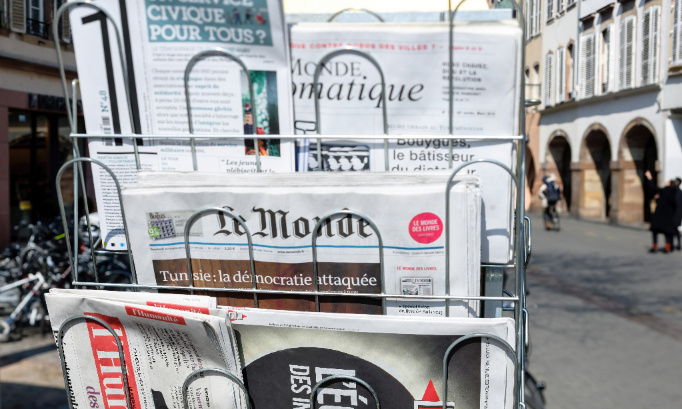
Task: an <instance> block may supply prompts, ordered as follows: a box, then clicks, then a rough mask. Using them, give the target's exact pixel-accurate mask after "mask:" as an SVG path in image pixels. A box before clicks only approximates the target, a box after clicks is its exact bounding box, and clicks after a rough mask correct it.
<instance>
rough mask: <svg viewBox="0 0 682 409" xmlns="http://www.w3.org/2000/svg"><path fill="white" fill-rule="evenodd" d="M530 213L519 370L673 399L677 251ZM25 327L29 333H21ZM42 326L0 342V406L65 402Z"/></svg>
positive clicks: (678, 345) (557, 381) (562, 383)
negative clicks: (551, 222)
mask: <svg viewBox="0 0 682 409" xmlns="http://www.w3.org/2000/svg"><path fill="white" fill-rule="evenodd" d="M531 216H532V219H533V226H534V229H533V252H532V253H533V254H532V258H531V262H530V265H529V268H528V286H529V290H530V294H529V296H528V298H527V300H528V309H529V313H530V322H531V343H532V351H531V356H530V360H529V369H530V370H531V373H533V375H535V377H536V378H538V379H539V380H542V381H545V382H546V383H547V389H546V391H545V396H546V398H547V408H549V409H575V408H588V409H591V408H598V409H606V408H609V409H610V408H616V409H630V408H645V407H647V408H648V407H655V408H666V409H667V408H680V407H682V252H675V253H673V254H649V253H648V252H647V250H648V248H649V247H650V245H651V237H650V234H649V232H648V231H646V230H637V229H631V228H623V227H614V226H610V225H607V224H600V223H593V222H586V221H579V220H572V219H568V218H567V217H564V218H563V219H562V222H561V225H562V229H561V231H560V232H554V231H545V230H544V228H543V226H542V218H541V216H540V215H531ZM29 335H30V334H29ZM67 407H68V406H67V403H66V395H65V392H64V386H63V378H62V375H61V367H60V364H59V358H58V356H57V351H56V348H55V347H54V342H53V340H52V338H51V336H50V335H49V334H47V335H40V334H39V333H37V334H33V335H30V336H27V337H25V338H24V339H23V340H21V341H15V342H10V343H7V344H0V409H24V408H32V409H33V408H48V409H66V408H67Z"/></svg>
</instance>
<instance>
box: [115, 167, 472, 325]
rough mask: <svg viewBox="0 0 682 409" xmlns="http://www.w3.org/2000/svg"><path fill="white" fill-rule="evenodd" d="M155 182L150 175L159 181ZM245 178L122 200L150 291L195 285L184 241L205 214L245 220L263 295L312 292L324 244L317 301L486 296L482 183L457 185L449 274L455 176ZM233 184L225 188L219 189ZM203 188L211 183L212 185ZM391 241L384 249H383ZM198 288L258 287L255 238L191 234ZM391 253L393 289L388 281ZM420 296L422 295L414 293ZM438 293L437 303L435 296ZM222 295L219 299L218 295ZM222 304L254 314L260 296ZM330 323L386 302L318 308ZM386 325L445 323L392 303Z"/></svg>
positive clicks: (459, 181)
mask: <svg viewBox="0 0 682 409" xmlns="http://www.w3.org/2000/svg"><path fill="white" fill-rule="evenodd" d="M152 175H153V174H152ZM362 176H363V177H361V178H358V177H357V175H348V174H331V173H324V174H292V175H285V174H278V175H240V177H239V178H232V179H231V180H230V181H227V180H226V181H224V182H225V184H223V185H218V186H211V185H202V183H201V182H195V183H194V184H192V181H193V180H194V178H196V177H197V176H196V175H195V174H192V173H188V174H187V177H188V180H187V182H186V183H187V184H186V185H184V187H183V183H182V182H181V180H182V178H181V177H180V176H179V175H178V176H175V177H174V178H173V183H178V184H180V186H175V187H173V186H160V187H151V186H148V185H146V184H145V183H143V184H141V185H139V186H137V187H131V188H127V189H125V190H124V192H123V206H124V209H125V211H126V215H127V220H128V229H129V232H130V240H131V246H132V250H133V257H134V261H135V266H136V270H137V271H138V280H139V282H140V284H144V285H158V286H187V285H189V276H188V272H187V261H186V253H185V245H184V231H185V226H186V222H187V220H188V219H189V217H190V216H191V215H192V214H193V213H194V212H195V211H197V210H199V209H202V208H205V207H214V206H217V207H223V208H225V209H228V210H230V211H232V212H234V214H236V215H238V217H239V219H241V220H242V221H243V222H244V224H245V225H246V227H247V228H248V230H249V231H250V233H251V236H252V238H253V253H254V259H255V279H256V284H257V288H259V289H271V290H284V291H311V290H313V289H314V277H313V263H312V261H313V254H312V241H313V240H312V239H313V235H314V234H315V233H314V229H315V226H316V225H317V223H318V221H320V219H321V218H323V217H325V216H327V215H329V214H331V213H334V212H337V211H342V210H350V211H354V212H357V213H359V214H360V215H363V216H365V217H367V218H368V219H370V220H371V221H372V222H373V223H374V225H375V226H376V228H377V230H378V232H379V233H378V234H377V231H375V230H374V229H373V228H372V226H371V225H370V224H369V222H368V221H367V220H366V219H362V218H359V217H357V216H353V215H350V214H342V215H337V216H333V217H329V218H328V219H327V222H326V223H323V224H321V225H320V228H319V230H318V233H317V237H318V238H317V243H316V245H317V247H316V251H317V258H318V280H317V282H318V285H319V290H320V291H329V292H334V293H339V294H344V293H346V294H348V293H381V292H382V288H383V289H384V291H385V293H386V294H412V295H445V294H446V288H447V287H446V282H447V281H448V280H449V283H450V284H449V285H450V287H449V292H450V295H464V296H466V295H479V294H480V187H479V184H478V178H476V177H475V176H463V177H457V178H455V180H454V183H453V184H452V187H451V191H450V196H449V200H450V216H449V217H450V220H449V224H450V226H451V232H450V244H449V252H450V273H449V278H447V279H446V272H445V242H446V241H445V236H446V235H445V226H446V223H448V220H447V218H446V214H445V198H446V196H445V189H446V186H447V181H448V177H449V173H443V172H431V173H428V172H427V173H413V174H379V173H367V174H363V175H362ZM222 178H224V177H220V178H218V181H220V180H221V179H222ZM204 183H205V182H204ZM379 236H381V237H382V242H381V244H382V248H381V249H380V246H379V244H380V243H379ZM189 243H190V244H191V257H192V272H191V278H192V279H193V284H194V285H195V286H197V287H216V288H251V287H252V278H251V267H250V263H249V246H248V241H247V234H246V229H245V228H244V226H243V225H242V224H240V223H238V222H237V221H236V220H233V219H232V218H230V217H228V216H226V215H223V214H217V213H215V212H212V213H208V214H205V215H204V216H202V217H200V218H199V219H198V220H197V221H196V223H195V224H194V225H193V226H192V229H191V232H190V236H189ZM380 250H383V268H384V279H383V280H382V277H381V266H382V263H381V252H380ZM416 288H417V291H416V292H415V289H416ZM429 293H430V294H429ZM209 294H215V293H209ZM258 298H259V306H261V307H264V308H274V309H289V310H303V311H312V310H314V309H315V301H314V298H313V297H311V296H304V295H291V296H289V295H286V296H285V295H260V296H259V297H258ZM219 303H220V304H222V305H236V306H253V305H254V304H253V303H254V300H253V295H250V294H236V293H231V294H228V295H226V293H221V294H220V295H219ZM478 304H479V303H478V302H474V301H471V302H462V301H452V302H451V303H450V315H452V316H476V315H477V314H478ZM320 305H321V306H320V308H321V310H322V311H329V312H333V311H335V312H356V313H371V314H381V312H382V311H381V302H380V300H379V299H369V298H364V297H353V298H351V296H348V297H338V296H337V297H321V299H320ZM387 310H388V313H389V314H394V315H436V316H441V315H444V313H445V302H444V301H443V300H419V299H417V300H390V299H389V301H387Z"/></svg>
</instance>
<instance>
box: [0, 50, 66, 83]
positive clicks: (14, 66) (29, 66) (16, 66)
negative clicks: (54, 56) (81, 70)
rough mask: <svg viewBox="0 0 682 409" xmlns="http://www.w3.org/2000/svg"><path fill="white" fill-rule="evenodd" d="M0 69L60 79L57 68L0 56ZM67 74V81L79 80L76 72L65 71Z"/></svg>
mask: <svg viewBox="0 0 682 409" xmlns="http://www.w3.org/2000/svg"><path fill="white" fill-rule="evenodd" d="M0 68H9V69H11V70H18V71H25V72H31V73H34V74H40V75H45V76H48V77H56V78H59V69H58V68H56V67H51V66H49V65H43V64H37V63H34V62H29V61H23V60H19V59H17V58H11V57H5V56H0ZM65 74H66V78H67V80H69V81H71V80H72V79H74V78H78V73H77V72H76V71H72V70H65Z"/></svg>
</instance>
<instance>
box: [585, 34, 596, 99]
mask: <svg viewBox="0 0 682 409" xmlns="http://www.w3.org/2000/svg"><path fill="white" fill-rule="evenodd" d="M594 51H595V41H594V34H590V35H589V36H588V37H587V38H586V41H585V56H586V58H585V96H586V97H592V96H594V88H595V87H594V82H595V81H594V79H595V78H594V77H595V75H594V74H595V71H596V70H595V69H596V64H595V54H596V53H595V52H594Z"/></svg>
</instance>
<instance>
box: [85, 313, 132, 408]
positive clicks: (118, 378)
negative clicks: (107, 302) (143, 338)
mask: <svg viewBox="0 0 682 409" xmlns="http://www.w3.org/2000/svg"><path fill="white" fill-rule="evenodd" d="M86 315H90V316H92V317H97V318H99V319H101V320H103V321H104V322H106V323H107V324H109V325H110V326H111V328H112V329H113V330H114V332H115V333H116V335H118V338H119V340H121V348H122V349H123V357H124V359H125V364H126V374H125V376H126V379H127V380H128V388H129V391H130V403H131V404H132V408H131V409H134V408H139V402H140V399H139V394H138V392H137V382H136V381H135V371H134V370H133V369H132V368H133V360H132V359H131V357H130V349H129V347H128V337H127V336H126V332H125V330H124V329H123V325H121V321H119V320H118V318H115V317H108V316H106V315H101V314H95V313H86ZM87 326H88V335H89V337H90V346H91V348H92V355H93V357H94V358H95V367H97V377H98V378H99V386H100V392H96V391H94V388H93V391H92V392H90V389H88V394H89V395H92V396H94V395H97V396H99V395H100V393H101V398H102V402H104V407H105V408H106V409H113V408H126V407H127V404H126V395H125V389H124V383H123V368H122V363H121V358H120V355H119V351H118V346H117V345H116V338H115V337H114V335H113V334H112V333H111V332H109V330H107V329H106V328H104V327H103V326H102V325H100V324H98V323H96V322H93V321H89V320H88V322H87ZM90 388H92V387H90Z"/></svg>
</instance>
